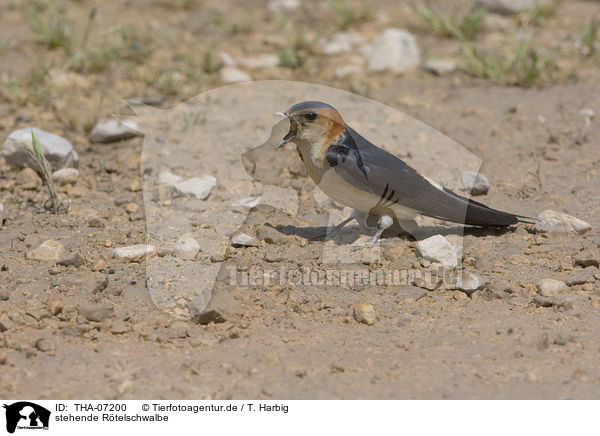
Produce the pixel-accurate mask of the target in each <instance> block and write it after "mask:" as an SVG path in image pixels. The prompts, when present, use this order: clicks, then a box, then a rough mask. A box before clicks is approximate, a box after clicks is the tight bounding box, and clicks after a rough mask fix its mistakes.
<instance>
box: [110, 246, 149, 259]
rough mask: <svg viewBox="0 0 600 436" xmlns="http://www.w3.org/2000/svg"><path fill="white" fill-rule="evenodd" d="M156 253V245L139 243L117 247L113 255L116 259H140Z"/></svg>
mask: <svg viewBox="0 0 600 436" xmlns="http://www.w3.org/2000/svg"><path fill="white" fill-rule="evenodd" d="M154 253H156V248H155V247H154V245H146V244H137V245H129V246H127V247H120V248H115V250H114V251H113V257H115V258H116V259H129V260H140V259H143V258H144V257H145V256H146V255H152V254H154Z"/></svg>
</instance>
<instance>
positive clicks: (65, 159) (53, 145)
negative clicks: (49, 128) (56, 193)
mask: <svg viewBox="0 0 600 436" xmlns="http://www.w3.org/2000/svg"><path fill="white" fill-rule="evenodd" d="M32 132H33V134H34V135H35V140H36V142H37V143H38V144H40V145H41V146H42V149H43V150H44V156H45V158H46V160H47V161H48V163H49V164H50V165H51V166H52V169H54V170H58V169H61V168H65V167H74V168H76V167H78V166H79V156H77V152H76V151H75V150H74V149H73V146H72V145H71V143H70V142H69V141H67V140H66V139H64V138H61V137H60V136H58V135H54V134H53V133H48V132H45V131H43V130H40V129H38V128H35V127H26V128H24V129H19V130H15V131H14V132H12V133H11V134H10V135H8V138H6V140H5V141H4V144H3V145H2V156H4V158H5V159H6V162H7V163H9V164H11V165H14V166H16V167H20V168H24V167H29V168H33V169H34V170H36V171H37V170H38V165H37V163H36V162H35V161H34V160H33V159H32V158H31V156H30V155H29V153H28V152H27V149H26V148H25V144H26V145H27V146H28V147H30V148H31V147H32V145H33V144H32V140H31V133H32Z"/></svg>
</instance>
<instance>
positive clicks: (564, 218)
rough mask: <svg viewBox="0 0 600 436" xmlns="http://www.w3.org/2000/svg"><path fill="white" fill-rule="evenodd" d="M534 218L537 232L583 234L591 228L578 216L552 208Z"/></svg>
mask: <svg viewBox="0 0 600 436" xmlns="http://www.w3.org/2000/svg"><path fill="white" fill-rule="evenodd" d="M536 219H537V222H536V224H535V229H536V230H537V231H538V232H546V233H578V234H583V233H585V232H587V231H588V230H590V229H591V228H592V227H591V226H590V225H589V224H588V223H586V222H585V221H582V220H580V219H579V218H575V217H574V216H571V215H567V214H566V213H561V212H556V211H554V210H545V211H543V212H542V213H540V214H539V215H538V216H537V218H536Z"/></svg>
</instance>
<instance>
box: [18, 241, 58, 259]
mask: <svg viewBox="0 0 600 436" xmlns="http://www.w3.org/2000/svg"><path fill="white" fill-rule="evenodd" d="M64 252H65V247H64V246H63V244H61V243H60V242H58V241H55V240H54V239H48V240H47V241H45V242H43V243H42V244H41V245H40V246H39V247H37V248H35V249H33V250H31V251H30V252H28V253H27V254H26V255H25V257H26V258H27V259H31V260H45V261H51V260H53V261H59V260H60V259H61V258H62V255H63V254H64Z"/></svg>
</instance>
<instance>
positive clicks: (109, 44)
mask: <svg viewBox="0 0 600 436" xmlns="http://www.w3.org/2000/svg"><path fill="white" fill-rule="evenodd" d="M86 35H87V32H86ZM84 41H85V39H84ZM155 48H156V43H155V40H154V37H153V35H152V34H149V33H142V32H140V31H138V30H137V29H135V28H132V27H127V26H116V27H112V28H109V29H107V30H106V31H104V32H102V33H101V34H100V36H99V38H98V40H97V41H95V42H94V44H91V45H88V44H85V45H82V46H81V47H80V48H79V49H78V50H77V51H75V53H74V54H73V56H72V57H71V59H70V60H69V61H68V64H67V65H68V67H69V68H70V69H71V70H73V71H76V72H83V73H98V72H102V71H106V70H108V69H109V68H110V66H111V63H113V62H118V61H128V62H133V63H136V64H140V63H143V62H145V61H146V60H147V59H148V56H149V55H150V54H151V53H152V51H154V49H155Z"/></svg>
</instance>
